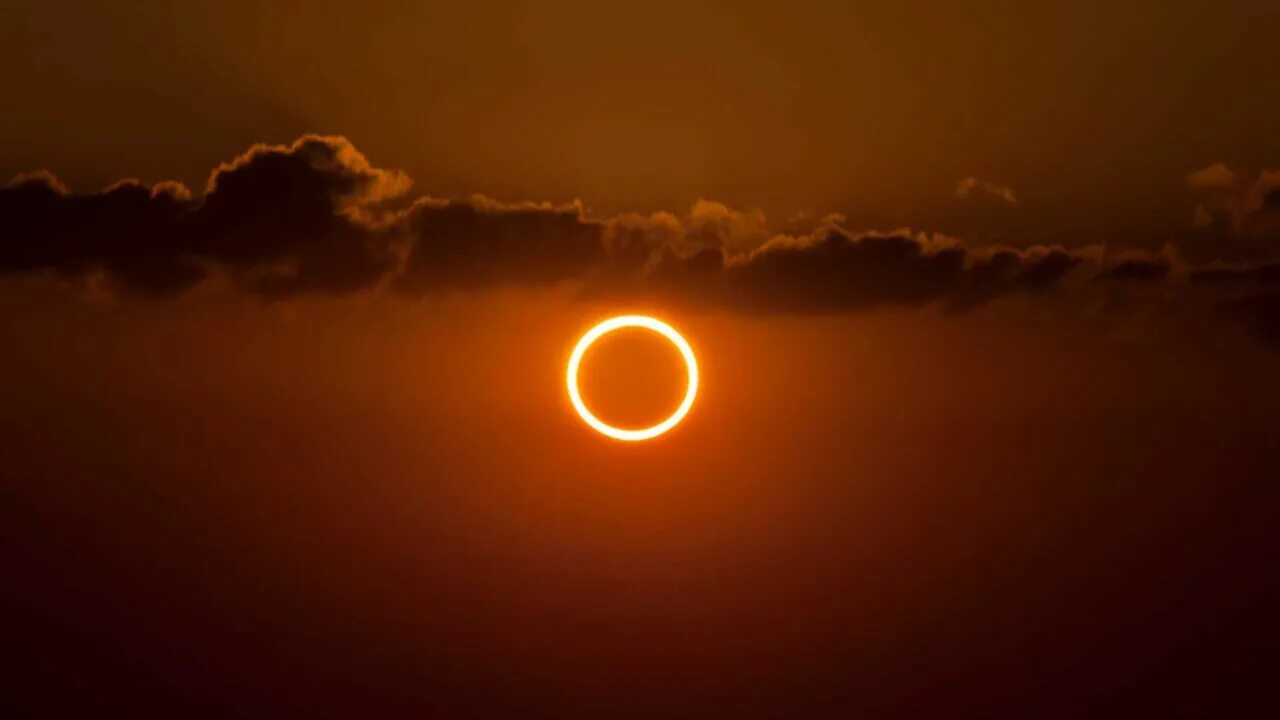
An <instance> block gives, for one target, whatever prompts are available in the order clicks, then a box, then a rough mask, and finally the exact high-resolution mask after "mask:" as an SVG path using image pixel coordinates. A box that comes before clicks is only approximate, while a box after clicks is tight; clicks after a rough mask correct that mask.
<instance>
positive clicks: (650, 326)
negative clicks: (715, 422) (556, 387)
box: [565, 315, 698, 442]
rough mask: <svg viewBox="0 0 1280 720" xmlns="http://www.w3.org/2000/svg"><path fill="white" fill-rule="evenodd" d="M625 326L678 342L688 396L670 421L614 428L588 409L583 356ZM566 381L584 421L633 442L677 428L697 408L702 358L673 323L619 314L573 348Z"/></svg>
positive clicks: (601, 431)
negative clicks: (581, 389) (581, 378)
mask: <svg viewBox="0 0 1280 720" xmlns="http://www.w3.org/2000/svg"><path fill="white" fill-rule="evenodd" d="M622 328H643V329H645V330H650V331H652V332H655V333H658V334H659V335H661V336H663V337H665V338H666V339H668V340H670V341H671V344H672V345H675V346H676V349H677V350H679V351H680V356H681V357H683V358H684V366H685V371H686V372H687V374H688V381H687V386H686V387H685V391H684V399H683V400H681V401H680V406H679V407H677V408H676V411H675V412H673V413H671V415H670V416H669V417H667V419H666V420H663V421H662V422H660V423H658V424H656V425H650V426H649V427H646V428H639V429H625V428H618V427H614V426H612V425H610V424H608V423H606V422H604V421H603V420H601V419H600V418H598V417H596V416H595V415H594V414H592V412H591V411H590V410H589V409H587V404H586V403H584V402H583V401H582V393H581V392H579V390H578V368H579V367H580V366H581V365H582V358H583V356H584V355H586V354H587V350H588V349H590V347H591V345H592V343H594V342H595V341H596V340H599V339H600V338H601V337H603V336H604V335H607V334H608V333H611V332H613V331H614V330H621V329H622ZM565 384H566V385H567V386H568V388H569V401H570V402H572V403H573V409H574V410H577V411H578V415H579V416H580V417H581V418H582V420H583V422H585V423H586V424H587V425H590V426H591V428H592V429H593V430H595V431H596V432H598V433H600V434H602V435H607V436H608V437H611V438H613V439H615V440H627V441H631V442H634V441H637V440H649V439H651V438H655V437H657V436H659V435H661V434H663V433H665V432H666V431H668V430H670V429H671V428H673V427H675V426H676V425H677V424H679V422H680V421H681V420H683V419H684V416H685V415H686V414H688V412H689V408H691V407H693V399H694V398H695V397H697V395H698V360H697V358H695V357H694V356H693V348H691V347H689V343H688V341H686V340H685V339H684V338H683V337H682V336H681V335H680V333H678V332H676V329H675V328H673V327H671V326H670V325H668V324H666V323H664V322H662V321H661V320H658V319H657V318H652V317H649V316H647V315H619V316H617V317H612V318H609V319H608V320H605V321H604V322H602V323H600V324H599V325H596V326H595V327H593V328H591V329H590V330H588V331H587V333H586V334H585V335H583V336H582V338H581V339H580V340H578V344H577V345H576V346H575V347H574V348H573V354H571V355H570V356H569V367H568V369H567V370H566V371H565Z"/></svg>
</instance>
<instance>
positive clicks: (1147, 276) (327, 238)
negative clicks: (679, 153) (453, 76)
mask: <svg viewBox="0 0 1280 720" xmlns="http://www.w3.org/2000/svg"><path fill="white" fill-rule="evenodd" d="M1187 183H1188V186H1189V188H1190V189H1191V190H1192V191H1193V192H1195V193H1197V194H1199V195H1200V201H1199V204H1198V205H1197V207H1196V211H1195V217H1196V222H1197V223H1198V224H1199V225H1201V226H1202V227H1203V228H1216V229H1218V230H1220V231H1221V232H1223V233H1229V234H1230V238H1228V239H1224V240H1223V241H1222V243H1221V244H1222V246H1223V252H1222V253H1220V254H1219V255H1213V254H1212V253H1211V254H1210V255H1209V257H1208V259H1207V260H1199V261H1198V262H1197V263H1196V264H1194V265H1192V264H1190V263H1187V262H1185V261H1183V260H1182V259H1181V255H1180V254H1179V252H1178V251H1177V249H1176V248H1173V249H1170V248H1166V251H1165V252H1162V253H1159V254H1155V253H1150V252H1146V251H1140V250H1134V249H1128V248H1116V247H1100V246H1096V245H1094V246H1090V245H1081V246H1079V247H1074V248H1066V247H1060V246H1052V247H1050V246H1030V247H1012V246H996V245H983V244H972V243H968V242H966V241H965V240H964V239H962V238H953V237H947V236H944V235H940V234H936V233H927V232H919V231H914V232H913V231H907V230H902V231H894V232H889V233H884V232H856V231H854V230H851V229H850V228H848V227H846V226H845V224H844V220H843V218H841V217H839V216H830V217H828V218H825V219H823V220H821V221H817V222H815V223H814V224H813V227H810V228H808V229H807V230H803V231H795V230H794V229H793V230H792V232H791V234H783V233H777V232H774V231H772V230H771V229H770V228H769V225H768V222H767V219H766V218H765V216H764V214H763V213H761V212H759V211H747V212H743V211H738V210H734V209H731V208H728V207H726V206H724V205H721V204H719V203H715V202H711V201H706V200H700V201H698V202H697V203H696V204H695V205H694V206H693V207H692V208H691V210H690V211H689V212H688V213H686V214H684V215H682V216H678V215H677V214H675V213H670V212H658V213H653V214H649V215H639V214H621V215H615V216H609V217H596V216H593V215H592V213H590V212H589V210H588V209H587V208H586V207H584V206H583V205H582V204H581V203H579V202H574V203H568V204H561V205H555V204H551V203H543V202H515V203H507V202H500V201H497V200H493V199H490V198H487V197H484V196H474V197H470V198H463V199H440V198H432V197H417V198H415V197H412V196H411V195H410V190H411V187H412V181H411V180H410V178H409V177H407V176H406V175H405V174H404V173H401V172H399V171H395V170H387V169H382V168H377V167H374V166H373V165H371V164H370V163H369V161H368V160H367V159H366V158H365V157H364V156H363V155H362V154H361V153H360V152H359V151H358V150H356V148H355V147H354V146H352V144H351V143H350V142H349V141H347V140H346V139H345V138H342V137H336V136H317V135H308V136H304V137H302V138H299V139H298V140H297V141H295V142H293V143H292V144H289V145H279V146H271V145H257V146H254V147H252V148H250V149H249V150H248V151H247V152H245V153H244V154H242V155H240V156H239V157H237V158H234V159H233V160H231V161H230V162H227V163H224V164H222V165H220V166H218V167H217V168H216V169H214V171H213V172H212V173H211V175H210V177H209V180H208V182H207V184H206V187H205V188H204V191H203V192H202V193H200V194H199V195H196V194H194V193H192V192H191V191H190V190H189V189H188V188H186V187H185V186H183V185H181V184H179V183H174V182H163V183H159V184H156V185H153V186H149V187H148V186H146V185H143V184H141V183H139V182H137V181H135V180H122V181H120V182H117V183H115V184H113V185H111V186H110V187H107V188H105V189H103V190H100V191H96V192H87V193H79V192H73V191H71V190H70V189H68V188H67V187H66V186H65V185H64V184H62V183H61V182H60V181H59V180H58V179H57V178H56V177H55V176H54V175H53V174H51V173H49V172H47V171H41V172H36V173H32V174H28V175H24V176H20V177H18V178H16V179H15V180H14V181H13V182H11V183H10V184H9V185H7V186H5V187H3V188H0V232H2V233H3V235H2V236H0V274H10V275H13V274H21V273H52V274H55V275H58V276H61V277H65V278H71V279H84V278H87V277H99V278H105V280H106V281H107V282H108V283H109V284H110V285H111V286H112V287H114V288H117V289H118V290H119V291H120V292H122V293H125V294H130V295H137V296H148V297H165V296H173V295H177V294H180V293H182V292H183V291H185V290H188V289H190V288H192V287H194V286H196V285H198V284H200V283H201V282H203V281H205V280H206V279H208V278H210V277H211V276H214V275H220V276H225V277H229V278H231V279H232V280H233V281H234V282H235V283H236V284H237V285H239V286H240V287H242V288H243V289H244V290H245V291H247V292H249V293H253V294H256V295H261V296H264V297H273V298H276V297H288V296H293V295H299V294H317V293H321V294H341V293H351V292H359V291H367V290H371V289H378V290H380V291H385V292H393V293H399V294H408V295H415V294H427V293H436V292H448V291H458V290H475V289H483V288H489V287H495V286H505V285H539V284H542V285H545V284H554V283H577V284H579V285H581V286H582V288H583V293H584V294H585V295H589V296H590V295H594V296H607V295H620V296H621V295H626V296H632V297H653V298H660V299H663V300H664V301H670V302H678V303H688V304H691V305H697V306H701V307H707V308H714V309H718V310H725V311H737V312H749V313H792V314H808V313H838V312H851V311H858V310H864V309H868V308H874V307H881V306H907V307H917V306H923V305H934V304H936V305H940V306H941V307H943V308H945V309H948V310H954V311H962V310H967V309H971V308H974V307H978V306H981V305H983V304H986V303H988V302H991V301H993V300H996V299H999V298H1002V297H1009V296H1015V295H1045V294H1060V293H1062V292H1064V291H1066V290H1068V289H1071V288H1076V287H1083V288H1093V289H1094V290H1095V291H1096V288H1098V287H1099V286H1100V285H1103V286H1107V287H1115V288H1117V290H1116V291H1117V292H1124V291H1125V288H1135V287H1138V286H1141V285H1153V284H1163V285H1166V286H1170V287H1174V286H1176V287H1178V288H1185V289H1189V290H1190V291H1192V292H1197V291H1201V290H1203V289H1206V288H1209V289H1212V291H1213V293H1214V301H1215V302H1218V303H1219V304H1220V307H1221V308H1223V309H1225V310H1226V311H1228V312H1231V313H1237V314H1238V313H1244V314H1246V315H1249V317H1250V318H1251V320H1252V321H1253V322H1254V323H1255V324H1256V325H1258V326H1259V327H1264V328H1272V327H1274V325H1275V319H1274V318H1272V317H1271V314H1274V313H1275V312H1276V310H1275V307H1276V302H1275V301H1274V299H1269V298H1273V296H1272V294H1271V293H1273V292H1275V290H1274V289H1269V288H1274V287H1276V286H1277V279H1278V278H1277V273H1276V271H1275V268H1276V264H1275V263H1274V262H1271V261H1269V258H1268V257H1267V256H1268V255H1269V253H1268V252H1266V250H1268V249H1269V247H1270V245H1268V239H1269V237H1270V235H1271V234H1272V233H1273V231H1274V230H1275V229H1276V228H1277V227H1280V225H1278V224H1277V222H1278V221H1280V172H1277V171H1262V172H1261V173H1259V174H1258V176H1257V177H1256V179H1254V180H1253V181H1248V180H1246V179H1245V178H1244V176H1243V175H1242V174H1241V173H1237V172H1235V171H1232V170H1230V169H1228V168H1227V167H1225V166H1223V165H1221V164H1215V165H1211V166H1209V167H1207V168H1204V169H1202V170H1198V171H1195V172H1193V173H1190V174H1189V175H1188V176H1187ZM975 193H981V194H984V195H987V196H992V197H995V198H997V199H999V200H1000V201H1002V202H1005V203H1011V204H1012V203H1016V202H1017V198H1016V196H1015V195H1014V194H1013V191H1012V190H1011V189H1009V188H1007V187H1004V186H999V185H996V184H994V183H990V182H987V181H983V180H980V179H978V178H966V179H965V180H962V181H961V183H960V184H959V186H958V188H957V201H958V202H964V201H967V200H968V199H969V198H970V197H972V196H973V195H974V194H975ZM1240 238H1244V240H1240ZM1245 241H1247V242H1248V243H1250V247H1251V248H1252V249H1253V250H1254V252H1252V253H1251V254H1249V255H1247V256H1241V255H1240V253H1239V252H1236V251H1237V250H1238V247H1239V244H1240V243H1241V242H1245ZM1201 255H1203V253H1201ZM1197 257H1199V256H1197ZM1241 257H1246V258H1247V259H1246V260H1241V259H1240V258H1241Z"/></svg>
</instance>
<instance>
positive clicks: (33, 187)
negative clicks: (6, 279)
mask: <svg viewBox="0 0 1280 720" xmlns="http://www.w3.org/2000/svg"><path fill="white" fill-rule="evenodd" d="M191 209H192V208H191V206H190V202H189V200H188V196H187V194H186V193H185V188H181V186H172V185H164V186H157V187H156V188H154V189H149V188H146V187H144V186H142V185H140V184H138V183H137V182H133V181H124V182H120V183H116V184H115V185H113V186H111V187H109V188H107V189H105V190H102V191H101V192H95V193H88V194H82V195H76V194H72V193H70V192H68V190H67V189H66V188H65V187H64V186H62V185H61V184H60V183H59V182H58V181H57V179H56V178H54V177H53V176H52V175H50V174H47V173H37V174H33V175H30V176H26V177H21V178H18V179H17V180H16V181H15V182H13V183H12V184H10V185H9V186H8V187H5V188H3V189H0V228H3V236H2V237H0V272H6V273H18V272H31V271H41V270H45V271H53V272H56V273H59V274H61V275H66V276H77V275H84V274H87V273H89V272H92V271H95V270H101V271H105V272H109V273H111V274H112V275H113V276H115V277H116V278H118V279H119V280H120V281H121V282H122V283H123V284H124V285H126V286H128V287H129V288H131V289H133V290H136V291H138V292H141V293H146V294H152V295H166V294H170V293H173V292H176V291H178V290H181V289H182V288H185V287H187V286H189V285H191V284H193V283H194V282H196V281H198V280H199V279H200V278H201V277H202V275H203V271H202V270H201V268H200V267H199V265H198V264H197V263H196V261H195V260H194V259H193V258H191V257H190V255H189V251H190V246H189V243H187V242H184V241H183V237H184V230H183V228H184V226H185V224H186V223H187V222H188V220H189V217H188V216H189V214H190V212H191Z"/></svg>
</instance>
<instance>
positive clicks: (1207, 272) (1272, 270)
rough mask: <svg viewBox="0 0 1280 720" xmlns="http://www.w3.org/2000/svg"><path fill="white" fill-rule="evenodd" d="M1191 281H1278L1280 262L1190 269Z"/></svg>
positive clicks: (1279, 278) (1215, 282) (1202, 282)
mask: <svg viewBox="0 0 1280 720" xmlns="http://www.w3.org/2000/svg"><path fill="white" fill-rule="evenodd" d="M1190 279H1191V282H1193V283H1200V284H1206V285H1220V284H1235V283H1280V263H1264V264H1262V265H1257V266H1252V267H1249V266H1246V267H1210V268H1199V269H1196V270H1193V271H1191V274H1190Z"/></svg>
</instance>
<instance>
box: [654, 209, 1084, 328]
mask: <svg viewBox="0 0 1280 720" xmlns="http://www.w3.org/2000/svg"><path fill="white" fill-rule="evenodd" d="M1079 262H1080V259H1079V258H1076V257H1073V256H1071V255H1069V254H1068V253H1067V252H1065V251H1064V250H1061V249H1056V248H1055V249H1045V248H1033V249H1031V250H1025V251H1023V250H1012V249H1000V250H997V251H994V252H979V251H974V250H969V249H965V248H963V247H961V246H955V245H943V244H938V245H936V246H931V245H930V242H928V241H926V240H924V239H920V238H915V237H909V236H907V235H899V234H895V235H862V236H854V235H852V234H850V233H849V232H847V231H846V230H843V229H841V228H838V227H831V226H828V227H825V228H822V229H821V230H819V231H818V232H817V233H816V234H815V235H813V236H809V237H804V238H799V239H797V238H789V237H787V238H777V239H774V240H771V241H770V242H769V243H766V244H765V246H764V247H762V248H760V249H759V250H757V251H755V252H753V253H751V254H750V255H747V256H745V257H741V258H734V259H729V260H725V258H724V256H723V254H721V253H720V252H718V251H715V250H710V249H708V250H703V251H701V252H699V253H697V254H695V255H692V256H689V257H687V258H683V259H681V258H679V257H677V256H676V255H674V254H672V253H668V254H667V255H665V256H664V258H663V261H662V263H660V265H659V266H658V268H657V269H656V270H655V272H654V285H655V287H656V288H657V289H659V290H662V291H666V292H671V291H676V292H679V293H681V294H684V295H687V296H691V297H692V298H694V299H696V300H699V301H702V302H709V303H712V304H716V305H720V306H727V307H730V308H733V309H743V310H748V311H752V312H768V313H837V312H847V311H853V310H860V309H866V308H871V307H876V306H885V305H896V306H908V307H909V306H919V305H925V304H930V303H935V302H945V303H947V304H948V305H949V306H950V307H952V308H953V309H965V308H970V307H974V306H977V305H980V304H983V303H985V302H987V301H989V300H992V299H994V298H996V297H999V296H1001V295H1007V294H1011V293H1014V292H1019V291H1039V290H1044V289H1046V288H1049V287H1052V286H1054V285H1055V284H1056V283H1058V282H1059V281H1060V280H1061V279H1062V278H1063V277H1064V276H1065V275H1066V274H1067V272H1068V271H1070V270H1071V268H1073V267H1075V265H1077V264H1078V263H1079Z"/></svg>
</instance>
